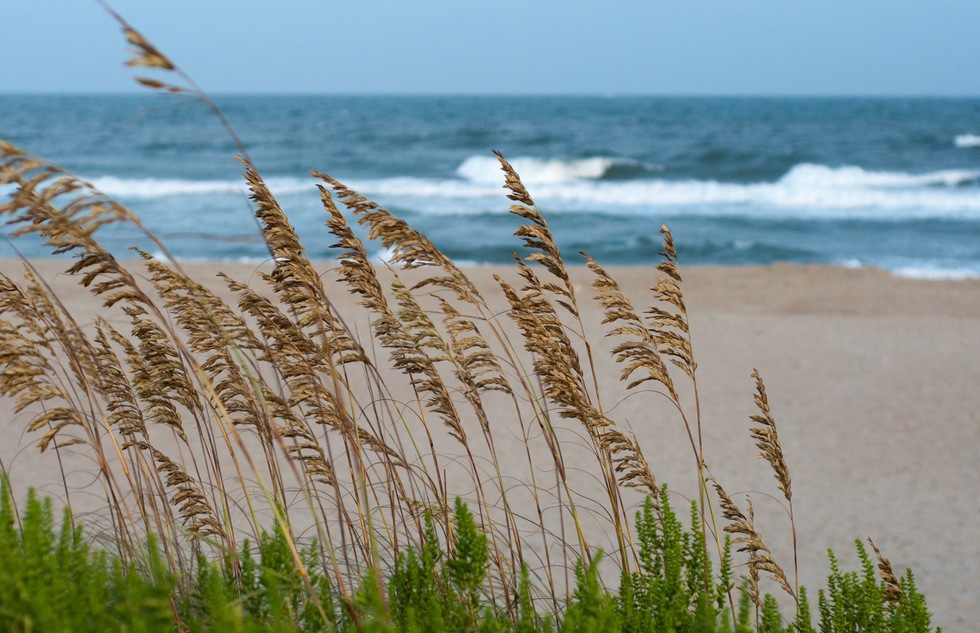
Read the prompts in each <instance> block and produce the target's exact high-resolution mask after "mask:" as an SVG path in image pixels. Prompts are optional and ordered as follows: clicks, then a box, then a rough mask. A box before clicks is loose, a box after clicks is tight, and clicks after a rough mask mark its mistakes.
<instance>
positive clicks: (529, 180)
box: [456, 156, 660, 185]
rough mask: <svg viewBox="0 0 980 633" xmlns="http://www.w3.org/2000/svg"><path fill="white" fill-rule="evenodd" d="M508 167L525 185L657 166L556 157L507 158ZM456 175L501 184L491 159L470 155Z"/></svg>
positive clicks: (496, 164) (600, 158)
mask: <svg viewBox="0 0 980 633" xmlns="http://www.w3.org/2000/svg"><path fill="white" fill-rule="evenodd" d="M508 162H510V164H511V166H513V168H514V169H515V170H516V171H517V173H518V174H520V176H521V180H522V181H523V182H524V183H525V184H540V183H565V182H574V181H577V180H599V179H600V178H602V177H604V176H605V175H606V174H608V173H609V170H610V169H612V168H614V167H616V166H624V167H635V168H639V169H642V170H646V171H657V170H658V169H660V167H659V166H657V165H646V164H644V163H640V162H638V161H633V160H630V159H624V158H609V157H605V156H594V157H591V158H580V159H571V160H563V159H557V158H522V157H518V158H514V159H508ZM456 173H457V175H459V176H460V177H462V178H465V179H466V180H468V181H471V182H476V183H482V184H493V185H499V184H500V183H501V182H503V176H502V174H501V172H500V162H499V161H498V160H497V159H496V158H493V157H487V156H470V157H469V158H467V159H466V160H464V161H463V163H462V164H461V165H460V166H459V167H458V168H457V169H456Z"/></svg>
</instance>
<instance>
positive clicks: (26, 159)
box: [0, 14, 932, 633]
mask: <svg viewBox="0 0 980 633" xmlns="http://www.w3.org/2000/svg"><path fill="white" fill-rule="evenodd" d="M113 15H115V14H113ZM115 17H116V18H117V19H118V20H119V21H120V24H121V25H122V27H123V30H124V33H125V35H126V38H127V40H128V42H129V44H130V45H131V47H132V49H133V57H132V59H131V61H130V62H129V64H130V65H131V66H133V67H136V68H140V69H145V70H149V71H152V72H153V74H154V76H153V77H143V76H141V77H138V78H137V81H139V82H140V83H141V84H143V85H144V86H146V87H147V88H148V89H151V90H155V91H160V92H166V93H174V94H178V95H184V96H185V97H190V98H195V99H198V100H199V101H200V102H201V103H202V104H203V106H204V107H208V108H210V109H211V110H212V111H213V112H214V114H215V115H216V116H217V117H218V120H219V121H220V122H221V123H222V124H223V125H224V126H225V128H226V129H227V131H228V132H229V133H230V134H231V135H232V138H233V139H234V140H235V142H236V144H237V145H238V146H239V154H240V156H239V158H240V160H241V163H242V167H243V171H244V179H245V183H246V185H247V188H248V190H249V192H250V199H251V201H252V204H253V207H254V215H255V218H256V220H257V222H258V224H259V226H260V228H261V231H262V234H263V236H264V239H265V243H266V245H267V247H268V252H269V262H270V266H269V267H267V268H264V269H262V271H259V272H257V273H256V275H255V276H254V278H252V279H249V280H241V279H233V278H230V277H228V276H224V275H219V277H218V278H216V279H211V280H208V281H207V283H205V282H204V281H203V280H199V279H194V278H192V277H191V276H190V275H189V274H188V273H187V272H186V271H185V270H184V268H183V267H182V266H181V263H180V262H179V261H176V259H175V258H173V257H170V256H169V255H168V251H167V248H166V245H165V244H164V243H162V242H161V241H160V240H158V239H156V238H155V237H154V236H153V235H151V234H149V233H148V232H147V231H145V230H144V229H143V228H142V224H141V222H140V219H139V217H137V216H136V215H134V214H133V213H132V212H131V211H130V210H128V209H127V208H125V207H124V206H122V205H121V204H119V203H118V202H117V201H115V200H113V199H111V198H109V197H107V196H105V195H103V194H101V193H100V192H99V191H98V190H96V189H94V188H93V187H92V186H91V185H90V184H88V183H86V182H85V181H83V180H82V179H80V178H78V177H77V176H75V175H74V174H72V173H70V172H68V171H66V170H64V169H62V168H60V167H58V166H56V165H53V164H51V163H49V162H47V161H45V160H43V159H41V158H38V157H36V156H33V155H32V154H30V153H28V152H27V151H25V150H23V149H20V148H17V147H14V146H12V145H11V144H9V143H6V142H2V141H0V186H7V187H9V188H10V190H11V193H10V195H9V198H8V199H7V200H6V201H4V202H3V204H2V205H0V215H2V216H3V219H4V221H6V222H7V223H8V224H9V225H10V226H11V227H12V230H13V235H14V236H17V237H25V236H26V237H28V238H29V239H40V240H42V241H43V242H44V243H46V244H47V245H48V246H49V247H50V250H51V253H52V255H64V256H70V259H68V258H66V260H65V261H66V263H67V268H66V271H65V272H66V274H68V275H71V276H72V277H73V278H74V279H76V280H77V283H78V284H80V285H81V286H84V287H85V288H87V289H88V290H89V291H90V292H91V293H92V294H93V295H95V296H96V297H98V298H99V299H100V300H101V302H102V305H103V311H102V313H101V314H100V316H99V318H97V319H96V320H95V321H94V322H86V321H82V320H80V319H77V318H76V317H75V316H74V315H73V312H72V306H71V305H70V304H67V303H64V302H62V301H61V300H60V299H59V297H58V296H57V294H56V293H55V292H54V291H53V290H52V289H51V287H50V285H49V284H48V283H47V282H46V280H45V279H43V278H41V277H40V276H39V275H37V274H36V272H35V270H34V268H33V267H32V264H31V262H30V261H27V260H25V261H24V266H23V275H22V276H21V277H20V278H16V279H15V278H12V277H9V276H0V394H2V396H3V398H4V400H5V405H4V406H7V407H9V408H10V409H11V410H12V411H13V412H14V413H15V414H18V417H17V419H24V417H23V416H21V415H20V414H27V415H28V416H29V420H30V421H29V423H28V424H27V427H26V431H27V432H28V433H29V434H30V437H31V438H32V439H33V440H34V441H36V444H37V450H40V451H46V452H54V453H58V454H60V453H62V452H65V453H66V454H67V452H72V453H80V452H81V453H84V454H85V455H87V456H89V457H90V459H91V463H92V464H93V466H92V470H93V476H94V477H95V481H96V483H95V484H93V485H91V486H89V487H88V489H87V491H86V492H85V493H84V494H86V495H91V494H93V490H95V491H97V493H98V494H99V495H100V496H101V498H102V504H103V506H104V508H105V512H104V514H103V515H101V516H102V524H101V525H99V526H92V525H91V524H89V523H87V522H86V520H85V519H84V518H83V517H79V516H76V515H75V514H74V513H73V512H72V506H73V501H72V500H73V495H77V494H79V492H78V488H77V483H76V482H73V481H70V479H71V477H70V476H69V475H67V474H66V475H65V479H64V497H63V498H60V499H58V502H57V503H58V507H63V508H64V513H63V515H62V519H61V523H60V524H59V523H58V522H57V521H56V520H55V516H56V514H58V512H56V510H55V509H54V508H55V505H54V503H52V501H51V500H50V499H42V498H40V497H38V496H36V495H34V494H33V493H32V494H30V495H29V496H27V497H26V499H25V494H26V492H27V491H20V490H14V489H12V488H11V485H10V483H9V479H8V478H7V477H6V476H5V477H4V480H3V482H4V483H3V489H2V494H0V497H2V505H0V569H2V570H3V571H2V572H0V628H2V629H3V630H19V631H28V630H29V631H65V630H70V631H107V630H120V631H121V630H126V631H156V630H162V631H173V630H176V631H203V630H214V631H321V630H344V631H346V630H358V631H361V630H369V631H375V630H377V631H388V630H392V631H441V630H447V631H461V630H486V631H522V632H524V631H553V630H554V631H620V630H621V631H766V632H775V631H796V632H800V633H803V632H806V631H815V630H820V631H930V630H932V628H931V623H930V613H929V610H928V608H927V606H926V602H925V599H924V598H923V596H922V595H921V594H920V593H919V592H918V591H917V589H916V585H915V579H914V577H913V575H912V572H911V571H907V572H905V573H904V574H900V573H898V572H895V571H894V570H893V569H892V567H891V565H890V563H889V562H888V560H887V559H886V558H885V557H884V555H883V554H882V553H881V552H880V551H879V550H878V548H877V547H876V546H875V545H874V544H873V543H869V544H868V546H865V545H863V544H862V543H861V542H860V541H858V542H857V548H856V549H857V554H858V561H859V568H858V569H857V570H856V571H845V570H843V569H842V568H841V566H840V564H839V563H838V560H837V559H836V558H835V557H834V556H833V554H831V558H830V570H829V577H828V583H827V586H826V588H824V589H821V590H820V591H819V593H818V594H817V595H816V596H813V595H812V594H808V593H807V590H806V588H805V587H802V586H800V583H799V581H798V580H797V577H798V573H797V569H796V563H795V561H794V560H786V561H781V560H776V557H775V556H774V555H773V554H772V552H771V551H770V549H769V547H768V546H767V545H766V543H765V541H764V540H763V539H762V537H761V535H760V531H759V530H758V529H757V527H756V525H755V518H754V514H753V510H752V506H751V504H750V503H743V502H742V501H741V500H740V499H736V498H733V497H732V496H729V494H728V493H727V492H726V489H725V488H724V487H723V482H721V481H718V480H716V478H715V477H714V476H713V474H712V472H711V470H710V469H709V468H708V466H707V465H706V464H707V463H708V462H709V461H710V460H709V459H707V457H708V456H706V455H704V446H703V442H702V428H701V417H700V407H699V400H698V398H699V396H698V371H697V363H696V361H695V351H694V346H693V344H692V340H691V328H690V322H689V315H688V311H687V307H686V304H685V295H684V288H683V278H682V271H681V268H680V265H679V262H678V253H677V252H676V250H675V247H674V243H673V238H672V236H671V233H670V231H669V230H668V229H667V228H664V229H663V230H662V237H663V241H662V246H663V248H662V254H661V255H662V261H661V263H660V265H659V266H657V268H656V271H655V272H653V277H654V278H655V279H656V281H655V283H654V284H653V287H652V288H651V289H650V295H649V296H648V297H646V298H645V299H641V300H639V301H640V303H634V299H631V298H629V297H627V296H626V295H625V294H624V293H623V291H622V290H621V289H620V286H619V285H618V284H617V282H616V280H615V279H614V278H613V276H612V275H611V274H610V273H609V272H608V271H607V270H606V269H604V268H603V267H602V266H601V265H600V263H599V262H596V261H594V260H592V259H591V258H589V257H588V255H584V254H583V255H584V261H585V264H586V266H587V267H588V269H589V270H590V271H591V273H592V285H591V288H589V289H588V290H586V291H583V290H584V289H582V288H576V287H575V285H574V284H572V283H571V282H570V279H569V274H568V265H569V264H567V263H566V259H565V256H564V254H563V253H562V252H561V250H560V249H559V245H558V244H557V243H556V242H555V239H554V238H553V236H552V233H551V231H550V230H549V226H548V221H547V219H546V218H545V216H544V215H543V214H542V212H541V211H540V210H539V209H538V208H537V206H536V205H535V203H534V200H533V198H532V193H531V192H529V191H528V190H527V189H526V188H525V186H524V184H523V183H522V181H521V178H520V176H519V174H518V173H517V172H516V171H515V170H514V169H513V167H512V166H511V165H510V163H508V161H507V160H506V159H505V158H504V157H503V156H502V155H499V154H498V155H497V156H498V159H499V162H500V167H501V176H502V178H501V182H502V184H503V187H504V189H505V195H506V197H507V198H509V199H510V202H511V206H510V210H511V212H512V213H513V214H514V215H515V216H517V217H518V218H520V221H521V222H522V225H521V227H520V228H519V230H518V231H517V233H516V236H517V237H518V238H519V242H520V244H519V254H515V257H514V263H513V270H512V274H510V275H500V276H498V277H497V278H496V281H497V288H496V290H497V293H496V295H495V296H487V294H486V293H485V292H481V291H480V290H479V289H478V288H477V286H476V285H475V284H474V283H473V281H472V280H471V279H470V278H469V277H468V275H467V271H466V270H465V269H463V268H460V267H459V266H457V264H456V263H454V262H453V261H452V260H451V259H449V258H448V257H446V256H445V255H443V254H442V253H441V252H440V251H439V249H438V248H437V247H436V246H435V245H434V244H433V243H432V242H430V241H429V239H427V238H426V237H425V236H424V235H422V234H420V233H419V232H417V231H415V230H414V229H413V228H412V227H411V226H409V224H407V223H406V222H405V221H403V220H402V219H400V218H398V217H396V216H395V215H393V214H392V213H390V212H389V211H387V210H385V209H384V208H382V207H381V206H379V205H378V204H376V203H374V202H372V201H371V200H368V199H366V198H365V197H363V196H361V195H360V194H358V193H357V192H356V191H354V190H352V189H350V188H348V187H347V186H345V185H344V184H343V183H341V182H339V181H338V180H336V179H334V178H333V177H331V176H330V175H328V174H325V173H320V172H312V176H311V177H312V178H313V179H314V180H315V182H316V183H317V186H318V188H319V191H320V196H321V200H322V204H323V208H324V219H325V231H327V232H328V234H329V235H330V236H331V238H330V239H331V240H332V242H333V247H334V250H335V252H336V265H335V267H334V268H333V270H332V272H333V274H334V277H335V278H334V279H330V280H325V279H324V278H323V277H322V276H321V274H320V272H318V270H317V269H316V268H315V267H314V266H313V262H311V260H310V257H309V255H308V254H307V251H306V250H305V249H304V247H303V245H302V244H301V243H300V240H299V238H298V237H297V235H296V233H295V231H294V230H293V228H292V226H291V225H290V222H289V218H288V217H287V215H286V213H285V212H284V211H283V209H282V208H281V207H280V205H279V203H278V201H277V200H276V198H275V196H274V195H273V193H272V192H271V191H270V190H269V188H268V187H267V185H266V183H265V181H264V180H263V177H262V175H261V173H260V168H259V166H257V165H255V164H253V163H252V161H251V160H250V158H249V156H248V153H247V149H246V148H245V146H244V144H243V143H241V141H239V140H238V137H237V136H235V133H234V130H233V129H232V128H231V126H230V124H229V123H228V121H227V120H226V119H225V118H224V116H223V115H222V114H221V111H220V109H219V108H218V107H217V106H216V105H215V103H214V102H213V101H212V100H211V99H209V98H208V97H207V95H206V94H205V93H203V92H202V91H201V90H200V89H199V88H198V87H197V86H196V85H195V84H194V83H193V81H191V79H190V78H189V77H187V76H186V75H185V74H184V73H183V72H182V71H181V70H180V68H179V67H177V66H176V65H175V64H174V63H172V62H171V60H170V59H169V58H168V57H167V56H166V55H165V54H164V53H163V52H161V51H159V50H158V49H156V48H155V47H154V46H153V45H152V44H151V43H150V42H149V41H147V40H146V39H145V38H144V37H143V36H142V35H141V34H140V33H139V32H138V31H136V30H135V29H134V28H133V27H131V26H130V25H129V24H127V23H126V22H125V21H124V20H122V18H120V17H119V16H115ZM351 222H355V223H356V224H353V225H352V224H351ZM116 224H126V225H128V226H130V227H132V228H135V229H137V230H139V231H141V232H142V233H143V234H145V235H146V237H148V238H149V239H150V240H152V242H153V243H154V245H155V246H156V248H157V249H158V250H159V252H160V253H163V257H151V256H150V255H149V254H147V253H143V252H138V251H137V252H135V253H134V257H133V258H132V259H123V258H120V257H117V255H116V254H113V253H112V252H110V251H109V250H108V249H107V248H106V247H104V246H103V244H102V243H100V241H99V236H100V232H102V231H103V230H104V229H106V227H109V226H111V225H116ZM364 235H366V238H365V239H366V240H370V241H372V242H375V243H378V244H380V245H381V246H382V247H384V248H386V249H388V252H390V253H391V257H390V261H389V262H388V263H387V264H386V265H384V266H380V265H378V264H376V263H375V262H372V261H371V259H370V258H369V256H368V252H369V251H368V248H367V247H366V246H365V242H364V240H363V239H362V237H360V236H364ZM219 286H220V287H221V290H220V291H219V290H216V287H219ZM338 291H343V292H345V293H346V295H347V297H345V299H346V301H345V302H342V301H340V300H339V299H338V297H337V294H336V293H337V292H338ZM583 295H586V296H583ZM228 297H231V299H229V298H228ZM349 298H352V299H353V300H350V299H349ZM591 302H596V305H597V306H598V309H600V310H601V311H602V314H603V323H604V329H602V330H600V331H595V329H594V328H592V329H589V328H587V327H586V325H585V324H584V322H583V319H582V316H581V313H582V311H583V309H585V305H586V304H588V303H591ZM341 303H343V304H344V305H345V306H348V307H349V306H353V308H354V310H353V311H351V310H349V309H347V308H345V307H342V306H341V305H340V304H341ZM638 306H643V307H638ZM606 337H608V340H610V341H612V345H613V346H612V351H611V354H612V355H613V357H614V360H615V362H616V364H617V365H618V367H619V372H620V373H619V375H618V376H608V375H603V373H602V372H601V371H600V370H599V369H598V368H597V365H596V362H595V356H594V355H595V354H597V353H599V349H600V348H602V347H603V346H602V345H599V344H598V343H597V341H599V340H600V339H603V338H606ZM753 378H754V380H755V394H754V399H755V403H756V405H757V414H756V415H754V416H753V417H752V418H751V420H748V421H747V424H746V432H748V433H750V434H751V436H752V438H753V439H754V441H755V443H756V445H757V447H758V451H759V454H760V455H761V456H762V457H763V458H764V460H765V461H766V462H767V463H768V464H769V465H770V466H771V468H772V471H773V475H774V481H775V492H774V494H777V495H778V496H779V497H780V498H781V500H782V502H783V503H784V504H785V507H786V510H787V513H788V515H789V516H790V518H791V520H792V516H793V487H792V478H791V476H790V468H789V463H790V462H791V459H790V458H789V456H786V455H784V453H783V449H782V446H781V444H780V439H779V434H778V432H777V424H776V421H775V418H774V415H773V413H772V411H771V409H770V404H769V398H768V396H767V393H766V388H765V384H764V382H763V379H762V377H761V376H759V374H758V373H754V374H753ZM624 397H632V398H648V399H651V400H655V401H657V402H666V403H668V404H669V406H670V409H671V410H672V411H673V415H674V417H675V418H676V423H677V424H678V425H681V426H682V427H683V428H684V431H685V435H686V437H687V438H688V440H689V442H688V443H687V444H686V445H684V446H681V447H677V449H678V450H683V451H687V452H689V453H690V468H691V469H692V471H693V472H694V473H695V474H696V481H697V482H698V485H697V488H696V489H694V490H685V491H682V492H683V494H682V495H680V496H678V495H677V494H675V493H674V492H673V491H672V490H671V489H669V488H668V487H667V485H666V484H665V483H664V482H661V481H660V480H658V478H657V477H656V476H655V472H654V469H652V468H651V466H650V464H648V462H647V459H646V458H645V457H644V453H643V444H644V442H645V441H646V439H645V438H644V437H643V435H642V433H639V434H635V433H634V432H633V431H632V430H631V428H630V427H628V426H625V425H623V424H621V423H619V422H617V420H616V419H614V418H615V416H614V415H613V414H612V413H611V409H612V406H611V405H612V403H615V402H616V401H618V400H620V399H622V398H624ZM747 397H750V396H747ZM515 438H516V440H517V441H515ZM0 466H2V465H0ZM684 499H691V501H690V503H688V502H686V501H684ZM596 526H598V527H599V532H600V533H602V534H603V535H604V536H605V538H604V540H603V541H602V542H601V543H596V542H594V541H595V539H594V538H593V537H592V535H593V534H594V533H596ZM96 535H98V538H96ZM793 541H794V547H795V545H796V544H795V536H794V537H793ZM869 547H870V550H869V549H868V548H869ZM777 596H778V597H777Z"/></svg>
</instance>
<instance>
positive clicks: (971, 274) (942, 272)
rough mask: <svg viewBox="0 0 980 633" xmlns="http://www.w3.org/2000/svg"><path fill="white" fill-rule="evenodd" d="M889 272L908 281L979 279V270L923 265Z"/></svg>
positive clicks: (894, 269)
mask: <svg viewBox="0 0 980 633" xmlns="http://www.w3.org/2000/svg"><path fill="white" fill-rule="evenodd" d="M889 272H891V273H892V274H893V275H896V276H898V277H906V278H908V279H925V280H932V281H938V280H949V281H967V280H970V279H980V269H976V268H947V267H943V266H934V265H930V264H923V265H919V266H901V267H898V268H893V269H891V270H890V271H889Z"/></svg>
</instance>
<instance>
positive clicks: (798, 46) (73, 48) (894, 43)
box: [0, 0, 980, 95]
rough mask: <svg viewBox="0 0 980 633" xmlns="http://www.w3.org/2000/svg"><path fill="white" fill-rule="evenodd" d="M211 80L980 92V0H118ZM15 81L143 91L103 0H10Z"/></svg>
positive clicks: (424, 86) (2, 51)
mask: <svg viewBox="0 0 980 633" xmlns="http://www.w3.org/2000/svg"><path fill="white" fill-rule="evenodd" d="M111 4H112V5H113V6H114V7H115V8H116V9H117V10H118V11H119V12H120V13H122V14H123V15H124V16H125V17H126V18H127V19H128V20H129V21H130V22H131V23H132V24H133V25H134V26H136V27H137V28H138V29H139V30H141V31H142V32H143V33H144V34H145V35H146V36H147V37H148V38H149V39H150V41H152V42H154V43H155V44H156V45H157V46H159V47H160V48H161V49H163V50H164V51H165V52H166V53H168V54H169V55H170V57H171V58H172V59H173V60H174V61H175V62H176V63H177V64H179V65H181V66H182V67H183V68H184V69H185V70H186V71H188V72H189V73H190V74H191V75H192V76H193V77H194V78H195V79H197V81H198V82H199V83H200V84H201V85H202V86H203V87H204V88H205V89H207V90H208V91H210V92H214V93H219V92H309V93H324V92H332V93H496V94H500V93H506V94H542V93H586V94H626V93H640V94H816V95H825V94H828V95H838V94H871V95H881V94H885V95H980V0H711V1H708V0H619V1H617V0H613V1H611V2H600V1H598V0H564V1H563V2H553V1H549V2H546V1H543V0H541V1H536V0H523V1H520V2H518V1H516V0H493V1H480V0H453V1H443V0H428V1H417V2H405V1H404V0H403V1H401V2H395V1H393V0H391V1H390V0H338V1H334V2H330V1H328V0H321V1H314V0H280V1H272V0H261V1H260V0H236V1H232V0H166V1H160V2H150V1H148V0H115V1H114V2H111ZM0 16H2V22H0V58H2V59H3V63H2V64H0V91H2V92H107V91H108V92H119V91H132V90H137V89H138V87H137V86H136V85H135V84H134V83H133V82H132V80H131V73H130V72H129V71H128V70H126V69H124V68H122V67H121V63H122V62H123V61H124V60H125V59H126V53H125V49H126V47H125V44H124V42H123V39H122V35H121V34H120V32H119V30H118V28H117V27H116V25H115V23H114V22H113V21H112V20H111V19H110V18H109V16H108V15H107V14H106V13H105V11H103V10H102V9H101V8H100V7H99V6H98V4H97V3H96V2H94V0H93V1H90V0H19V1H14V0H0Z"/></svg>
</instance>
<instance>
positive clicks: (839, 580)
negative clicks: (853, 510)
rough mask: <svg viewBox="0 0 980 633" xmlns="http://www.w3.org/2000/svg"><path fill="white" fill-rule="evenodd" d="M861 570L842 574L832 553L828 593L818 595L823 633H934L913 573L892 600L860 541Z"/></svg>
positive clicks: (858, 545) (830, 554) (857, 543)
mask: <svg viewBox="0 0 980 633" xmlns="http://www.w3.org/2000/svg"><path fill="white" fill-rule="evenodd" d="M855 543H856V545H857V554H858V558H859V559H860V561H861V571H860V573H858V572H857V571H849V572H842V571H841V569H840V565H839V564H838V562H837V557H836V556H835V554H834V552H833V551H830V552H829V557H830V577H829V578H828V580H827V590H826V592H824V591H823V590H821V591H820V593H819V596H820V597H819V609H820V633H842V632H845V631H867V632H868V633H875V632H889V633H912V632H915V633H920V632H921V633H926V632H928V631H932V628H931V619H932V617H931V615H930V613H929V610H928V608H927V607H926V601H925V597H924V596H923V595H922V594H920V593H919V592H918V590H917V589H916V586H915V578H914V577H913V575H912V570H907V571H906V572H905V577H904V579H903V580H902V583H901V595H900V596H899V597H898V598H895V599H889V596H888V591H887V589H888V587H887V586H886V584H885V583H884V582H882V581H880V580H879V579H878V575H877V573H876V572H875V564H874V562H873V561H872V559H871V556H870V554H868V551H867V549H865V547H864V544H863V543H862V542H861V541H860V540H857V541H855Z"/></svg>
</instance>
